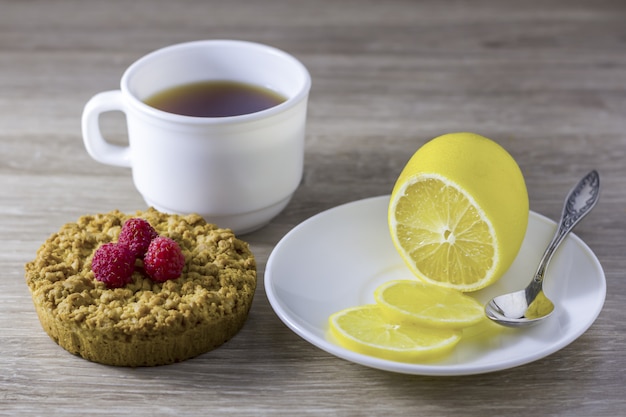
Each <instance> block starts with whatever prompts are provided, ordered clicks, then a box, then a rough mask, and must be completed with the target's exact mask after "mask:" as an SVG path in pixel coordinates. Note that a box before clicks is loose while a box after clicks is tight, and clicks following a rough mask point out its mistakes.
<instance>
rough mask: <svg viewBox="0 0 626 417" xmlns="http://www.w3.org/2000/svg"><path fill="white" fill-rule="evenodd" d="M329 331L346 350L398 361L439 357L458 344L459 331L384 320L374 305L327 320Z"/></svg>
mask: <svg viewBox="0 0 626 417" xmlns="http://www.w3.org/2000/svg"><path fill="white" fill-rule="evenodd" d="M329 325H330V332H331V334H332V335H333V337H334V338H335V339H336V341H337V342H338V343H339V344H340V345H342V346H344V347H345V348H347V349H350V350H352V351H354V352H357V353H362V354H365V355H370V356H376V357H379V358H382V359H388V360H393V361H400V362H416V361H423V360H426V359H435V358H439V357H441V356H443V355H445V354H447V353H449V352H450V350H451V349H452V348H453V347H454V346H455V345H456V344H457V343H458V342H459V340H460V338H461V334H462V332H460V331H458V330H454V329H435V328H428V327H418V326H415V325H412V324H408V325H404V324H401V323H394V322H390V321H389V320H387V319H386V318H385V317H384V316H383V314H382V312H381V309H380V308H379V307H378V306H377V305H375V304H367V305H362V306H357V307H350V308H347V309H344V310H341V311H339V312H337V313H335V314H333V315H331V316H330V318H329Z"/></svg>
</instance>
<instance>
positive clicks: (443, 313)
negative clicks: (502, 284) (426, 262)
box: [374, 280, 485, 329]
mask: <svg viewBox="0 0 626 417" xmlns="http://www.w3.org/2000/svg"><path fill="white" fill-rule="evenodd" d="M374 298H375V299H376V303H377V304H378V305H379V306H380V308H381V310H382V312H383V314H384V315H385V317H386V318H387V320H389V321H392V322H400V323H405V322H406V323H415V324H421V325H424V326H430V327H437V328H457V329H460V328H464V327H469V326H473V325H475V324H478V323H479V322H481V321H482V320H483V319H484V318H485V313H484V310H483V306H482V304H480V303H479V302H478V301H476V299H474V298H472V297H470V296H469V295H466V294H463V293H462V292H460V291H457V290H455V289H451V288H444V287H438V286H435V285H432V284H426V283H423V282H419V281H415V280H396V281H389V282H386V283H384V284H382V285H380V286H379V287H378V288H376V291H375V292H374Z"/></svg>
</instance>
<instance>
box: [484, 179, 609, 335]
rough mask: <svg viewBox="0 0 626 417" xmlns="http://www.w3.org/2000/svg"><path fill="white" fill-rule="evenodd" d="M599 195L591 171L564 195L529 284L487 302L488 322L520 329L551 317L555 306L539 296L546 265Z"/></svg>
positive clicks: (542, 296)
mask: <svg viewBox="0 0 626 417" xmlns="http://www.w3.org/2000/svg"><path fill="white" fill-rule="evenodd" d="M599 194H600V175H599V174H598V172H597V171H595V170H593V171H591V172H589V173H588V174H587V175H585V176H584V177H583V178H582V179H581V180H580V181H579V182H578V184H576V186H574V188H572V190H571V191H570V192H569V194H568V195H567V197H566V199H565V204H564V206H563V211H562V213H561V219H560V221H559V224H558V226H557V230H556V232H555V234H554V237H553V238H552V241H551V242H550V244H549V245H548V247H547V248H546V250H545V252H544V254H543V256H542V258H541V261H540V262H539V267H538V268H537V271H536V272H535V275H534V277H533V279H532V281H531V282H530V284H528V286H527V287H526V288H524V289H523V290H519V291H515V292H512V293H508V294H503V295H499V296H497V297H495V298H493V299H492V300H491V301H489V302H488V303H487V305H486V306H485V314H486V315H487V317H488V318H489V319H491V320H492V321H494V322H496V323H498V324H501V325H503V326H508V327H523V326H530V325H534V324H537V323H539V322H541V321H543V320H544V319H546V318H547V317H549V316H550V315H551V314H552V312H553V311H554V308H555V306H554V304H553V303H552V301H550V299H548V297H546V295H545V293H544V292H543V279H544V275H545V272H546V270H547V268H548V264H549V263H550V260H551V259H552V256H553V255H554V253H555V252H556V250H557V248H558V247H559V245H560V244H561V243H562V242H563V239H564V238H565V236H567V235H568V234H569V233H570V232H571V231H572V229H573V228H574V226H576V225H577V224H578V222H579V221H580V220H581V219H582V218H583V217H584V216H585V215H586V214H587V213H589V211H591V209H592V208H593V207H594V206H595V205H596V203H597V202H598V197H599Z"/></svg>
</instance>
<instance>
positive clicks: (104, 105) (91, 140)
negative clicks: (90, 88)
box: [82, 90, 131, 167]
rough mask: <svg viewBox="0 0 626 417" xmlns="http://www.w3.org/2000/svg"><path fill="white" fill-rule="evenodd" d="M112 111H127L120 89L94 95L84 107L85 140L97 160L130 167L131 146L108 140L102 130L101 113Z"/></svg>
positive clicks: (89, 151) (83, 126)
mask: <svg viewBox="0 0 626 417" xmlns="http://www.w3.org/2000/svg"><path fill="white" fill-rule="evenodd" d="M110 111H121V112H124V113H125V105H124V99H123V97H122V92H121V91H120V90H112V91H104V92H102V93H98V94H96V95H95V96H93V97H92V98H91V99H90V100H89V101H88V102H87V104H85V108H84V109H83V117H82V132H83V142H84V143H85V148H86V149H87V152H88V153H89V155H90V156H91V157H92V158H93V159H95V160H96V161H98V162H100V163H103V164H107V165H115V166H120V167H130V166H131V160H130V147H128V146H119V145H113V144H111V143H110V142H107V141H106V140H105V139H104V137H103V136H102V132H101V131H100V114H102V113H106V112H110Z"/></svg>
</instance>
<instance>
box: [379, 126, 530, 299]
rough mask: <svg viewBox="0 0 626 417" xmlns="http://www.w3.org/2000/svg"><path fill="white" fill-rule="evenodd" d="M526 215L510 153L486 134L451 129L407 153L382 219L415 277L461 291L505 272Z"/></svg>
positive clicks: (522, 233) (523, 190)
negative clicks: (384, 220) (413, 152)
mask: <svg viewBox="0 0 626 417" xmlns="http://www.w3.org/2000/svg"><path fill="white" fill-rule="evenodd" d="M528 214H529V205H528V192H527V189H526V184H525V181H524V177H523V175H522V172H521V170H520V168H519V166H518V165H517V163H516V162H515V160H514V159H513V157H512V156H511V155H510V154H509V153H508V152H507V151H506V150H505V149H504V148H502V147H501V146H500V145H499V144H497V143H496V142H494V141H492V140H490V139H487V138H485V137H482V136H479V135H476V134H473V133H451V134H447V135H443V136H439V137H437V138H435V139H433V140H431V141H429V142H428V143H426V144H425V145H424V146H422V147H421V148H420V149H418V150H417V152H415V154H414V155H413V156H412V157H411V159H410V160H409V162H408V163H407V165H406V166H405V167H404V169H403V170H402V172H401V174H400V176H399V177H398V180H397V181H396V184H395V186H394V189H393V191H392V194H391V199H390V202H389V210H388V223H389V230H390V233H391V237H392V240H393V243H394V245H395V247H396V249H397V250H398V252H399V253H400V255H401V256H402V258H403V259H404V261H405V263H406V264H407V265H408V266H409V268H410V269H411V270H412V271H413V272H414V273H415V275H416V276H417V277H418V278H420V279H422V280H424V281H426V282H428V283H432V284H436V285H441V286H444V287H450V288H454V289H457V290H460V291H464V292H465V291H475V290H478V289H481V288H484V287H486V286H488V285H490V284H492V283H494V282H495V281H497V280H498V279H499V278H500V277H501V276H502V274H504V272H506V270H507V269H508V268H509V267H510V265H511V264H512V263H513V260H514V259H515V257H516V256H517V253H518V252H519V249H520V247H521V245H522V242H523V240H524V236H525V233H526V228H527V226H528Z"/></svg>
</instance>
